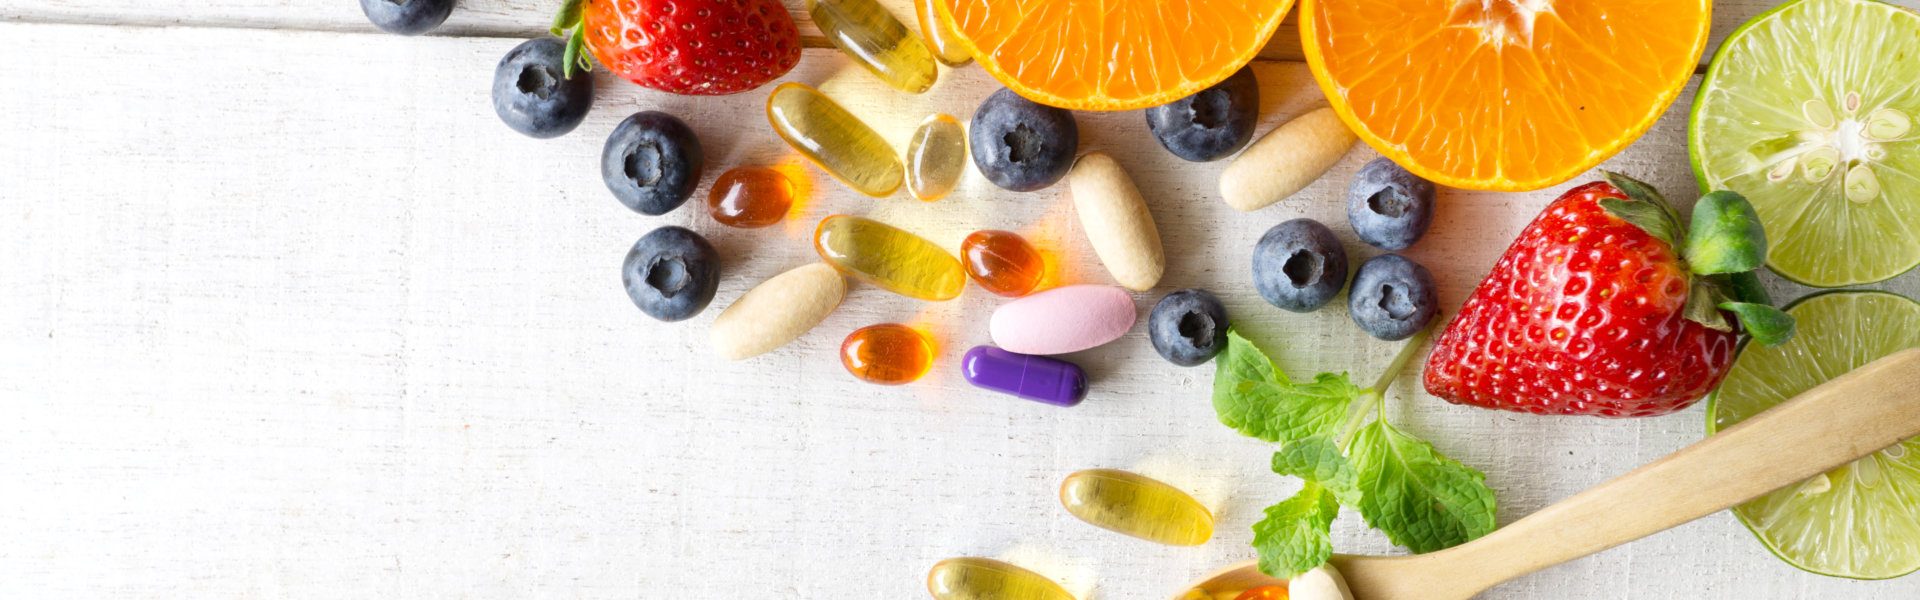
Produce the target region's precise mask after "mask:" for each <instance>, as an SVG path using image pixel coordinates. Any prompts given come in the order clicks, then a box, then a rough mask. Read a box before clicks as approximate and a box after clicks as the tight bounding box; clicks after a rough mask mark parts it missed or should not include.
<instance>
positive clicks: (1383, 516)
mask: <svg viewBox="0 0 1920 600" xmlns="http://www.w3.org/2000/svg"><path fill="white" fill-rule="evenodd" d="M1348 450H1349V452H1350V454H1351V456H1350V458H1351V459H1352V461H1353V467H1354V470H1355V471H1357V472H1358V473H1359V484H1360V489H1362V490H1365V491H1366V493H1365V494H1364V495H1362V496H1361V498H1360V506H1359V508H1360V514H1361V516H1364V517H1366V519H1367V524H1368V525H1372V526H1373V528H1374V529H1379V530H1380V531H1382V532H1384V533H1386V534H1387V539H1390V540H1393V543H1395V544H1399V545H1402V546H1406V547H1407V549H1409V550H1412V551H1414V553H1416V554H1420V553H1427V552H1432V551H1435V550H1440V549H1443V548H1448V547H1451V546H1456V545H1459V544H1462V543H1465V542H1467V541H1469V540H1472V539H1474V538H1477V537H1480V536H1483V535H1486V534H1487V533H1488V532H1491V531H1493V527H1494V522H1493V508H1494V504H1493V490H1491V489H1488V488H1487V484H1486V478H1487V476H1486V474H1484V473H1481V472H1479V471H1476V470H1474V469H1473V468H1471V467H1468V466H1466V465H1462V464H1460V463H1458V462H1455V461H1454V460H1453V459H1450V458H1447V457H1445V456H1442V455H1441V454H1440V453H1439V452H1435V451H1434V449H1433V445H1432V444H1428V443H1426V442H1424V441H1421V440H1420V439H1418V438H1415V437H1413V436H1410V435H1407V434H1404V433H1401V432H1400V430H1398V429H1394V428H1393V426H1392V425H1388V424H1387V422H1386V421H1374V422H1372V423H1369V424H1367V426H1365V427H1361V428H1360V430H1359V431H1357V432H1355V433H1354V436H1353V441H1352V443H1351V445H1350V446H1349V448H1348Z"/></svg>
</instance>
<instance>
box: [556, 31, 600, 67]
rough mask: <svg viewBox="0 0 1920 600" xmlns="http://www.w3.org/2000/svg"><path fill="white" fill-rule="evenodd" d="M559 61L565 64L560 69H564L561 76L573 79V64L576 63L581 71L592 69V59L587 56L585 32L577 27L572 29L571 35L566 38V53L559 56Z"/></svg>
mask: <svg viewBox="0 0 1920 600" xmlns="http://www.w3.org/2000/svg"><path fill="white" fill-rule="evenodd" d="M561 61H562V62H564V63H565V64H566V66H565V67H564V68H563V69H562V70H564V71H565V73H564V74H563V76H565V77H566V78H567V79H573V73H574V69H573V68H574V66H575V65H578V66H579V67H580V70H581V71H592V70H593V59H592V58H589V55H588V53H587V34H586V33H584V32H582V31H580V30H579V29H574V30H573V35H572V36H571V37H568V38H567V54H566V56H565V57H563V58H561Z"/></svg>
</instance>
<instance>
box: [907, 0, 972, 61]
mask: <svg viewBox="0 0 1920 600" xmlns="http://www.w3.org/2000/svg"><path fill="white" fill-rule="evenodd" d="M933 2H934V0H913V14H914V15H915V16H917V17H919V20H920V37H923V38H926V39H927V48H928V49H929V50H932V51H933V58H934V59H936V60H939V61H940V62H942V63H945V64H946V65H947V66H949V67H958V66H960V65H964V64H967V63H968V62H970V61H972V60H973V53H971V52H967V48H966V47H965V46H961V45H960V41H959V39H958V38H959V37H960V34H959V33H957V32H955V31H954V30H953V21H950V20H948V19H946V18H945V17H942V16H940V11H939V10H937V9H935V8H934V7H933Z"/></svg>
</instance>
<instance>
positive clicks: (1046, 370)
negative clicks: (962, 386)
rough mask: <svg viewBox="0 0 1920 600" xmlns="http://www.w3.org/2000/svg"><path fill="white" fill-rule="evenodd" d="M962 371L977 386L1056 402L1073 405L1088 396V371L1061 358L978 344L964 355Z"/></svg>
mask: <svg viewBox="0 0 1920 600" xmlns="http://www.w3.org/2000/svg"><path fill="white" fill-rule="evenodd" d="M960 372H961V374H962V375H964V376H966V378H967V383H971V384H973V385H974V387H978V388H981V389H985V390H990V391H995V392H1000V393H1002V394H1011V395H1014V396H1019V397H1021V398H1026V399H1028V400H1032V401H1035V402H1043V403H1046V404H1052V405H1054V406H1073V405H1076V404H1079V403H1080V401H1081V400H1085V399H1086V398H1087V387H1088V386H1087V372H1086V371H1085V370H1082V369H1081V368H1080V365H1076V364H1073V363H1070V362H1067V361H1064V360H1060V359H1057V358H1047V357H1045V356H1029V355H1025V354H1016V353H1013V352H1008V351H1006V350H1002V349H999V348H995V347H993V346H975V347H974V348H973V349H972V350H968V351H967V355H966V356H964V357H961V359H960Z"/></svg>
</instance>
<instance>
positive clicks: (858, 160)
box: [767, 82, 904, 198]
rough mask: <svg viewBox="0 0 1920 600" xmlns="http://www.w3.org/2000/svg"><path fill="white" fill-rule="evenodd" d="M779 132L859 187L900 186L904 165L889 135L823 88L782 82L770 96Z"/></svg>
mask: <svg viewBox="0 0 1920 600" xmlns="http://www.w3.org/2000/svg"><path fill="white" fill-rule="evenodd" d="M767 120H768V121H769V122H771V123H773V131H774V133H778V134H780V138H781V139H784V140H786V141H787V145H790V146H793V149H794V150H797V151H799V152H800V154H801V155H802V156H805V157H807V160H809V161H812V162H813V164H814V165H815V166H818V167H820V170H822V171H826V172H827V174H828V175H832V176H833V178H834V179H838V180H840V183H844V184H846V185H847V187H850V188H853V190H854V191H856V192H860V193H862V194H866V195H868V196H873V197H875V198H880V197H885V196H886V195H888V194H892V193H893V191H894V190H897V189H900V181H901V179H902V178H903V177H904V169H902V168H901V166H900V157H899V155H898V154H896V153H895V152H894V151H893V145H891V144H888V143H887V140H886V138H883V137H880V133H879V132H876V131H874V130H873V128H872V127H869V126H867V124H866V123H865V122H862V121H861V120H860V118H859V117H855V116H853V113H850V112H847V109H846V108H843V107H841V106H840V103H838V102H834V101H833V99H832V98H828V97H827V95H826V94H822V93H820V90H816V89H813V88H812V87H809V86H807V85H806V84H804V83H793V82H788V83H783V84H780V87H777V88H774V90H773V93H772V94H769V95H768V96H767Z"/></svg>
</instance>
